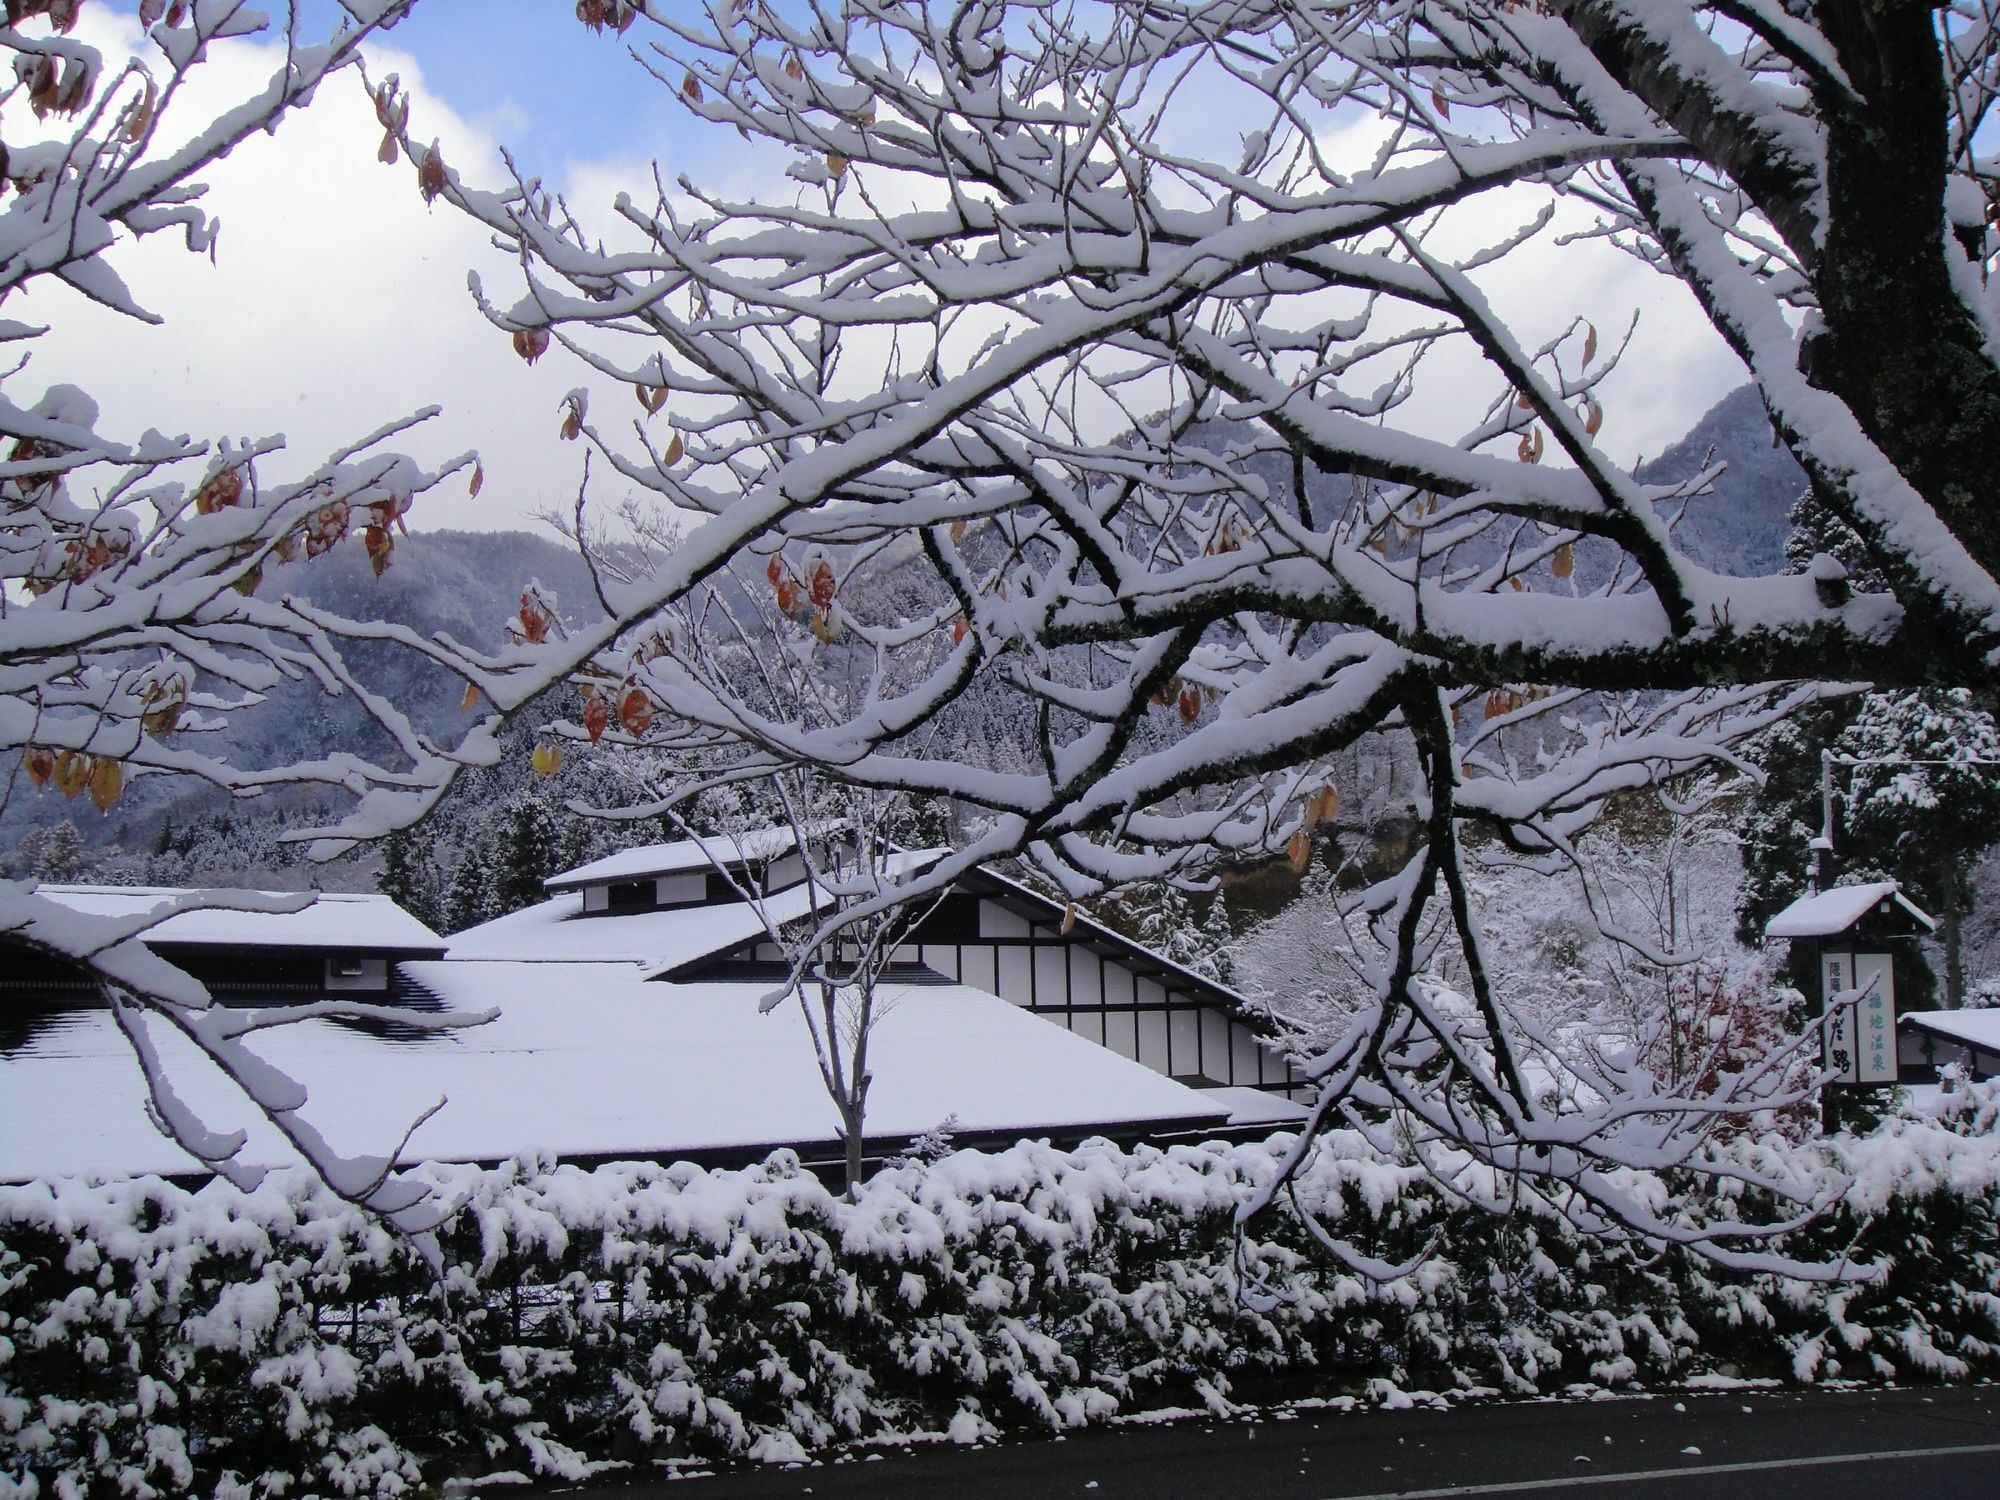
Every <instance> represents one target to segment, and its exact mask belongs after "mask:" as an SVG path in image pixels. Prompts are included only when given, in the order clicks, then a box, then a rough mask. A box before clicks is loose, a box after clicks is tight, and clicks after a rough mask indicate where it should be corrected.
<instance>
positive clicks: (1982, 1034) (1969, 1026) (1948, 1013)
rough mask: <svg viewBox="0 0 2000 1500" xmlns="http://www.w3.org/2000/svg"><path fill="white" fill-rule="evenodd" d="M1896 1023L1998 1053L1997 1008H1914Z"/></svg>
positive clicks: (1999, 1017)
mask: <svg viewBox="0 0 2000 1500" xmlns="http://www.w3.org/2000/svg"><path fill="white" fill-rule="evenodd" d="M1897 1024H1899V1025H1902V1026H1908V1027H1910V1028H1912V1029H1913V1030H1916V1031H1924V1032H1929V1033H1930V1034H1931V1035H1932V1036H1935V1037H1940V1038H1942V1039H1944V1040H1946V1041H1952V1042H1964V1043H1965V1044H1967V1045H1968V1046H1972V1047H1977V1048H1978V1049H1979V1050H1980V1051H1981V1052H1992V1053H1995V1054H2000V1010H1913V1011H1906V1012H1904V1014H1903V1015H1902V1016H1901V1017H1900V1018H1899V1020H1898V1023H1897Z"/></svg>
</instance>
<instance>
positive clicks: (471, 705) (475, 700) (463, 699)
mask: <svg viewBox="0 0 2000 1500" xmlns="http://www.w3.org/2000/svg"><path fill="white" fill-rule="evenodd" d="M477 707H479V685H478V684H477V683H472V682H468V683H467V684H466V685H465V691H464V693H462V694H461V695H460V696H459V700H458V711H459V712H460V713H462V714H469V713H471V712H472V711H473V710H474V709H475V708H477Z"/></svg>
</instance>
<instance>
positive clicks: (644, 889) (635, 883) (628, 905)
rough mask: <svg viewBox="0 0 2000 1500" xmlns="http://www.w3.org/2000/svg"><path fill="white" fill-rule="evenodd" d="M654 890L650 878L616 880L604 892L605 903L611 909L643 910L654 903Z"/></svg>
mask: <svg viewBox="0 0 2000 1500" xmlns="http://www.w3.org/2000/svg"><path fill="white" fill-rule="evenodd" d="M654 890H655V887H654V885H653V882H652V881H650V880H620V881H616V882H614V883H613V884H612V886H611V889H610V890H609V891H608V892H607V893H606V894H605V904H606V905H607V906H608V907H609V908H610V909H611V910H612V911H645V910H647V909H648V908H650V907H651V906H652V905H653V904H654V902H653V894H654Z"/></svg>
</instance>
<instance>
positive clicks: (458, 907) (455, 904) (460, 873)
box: [444, 849, 500, 932]
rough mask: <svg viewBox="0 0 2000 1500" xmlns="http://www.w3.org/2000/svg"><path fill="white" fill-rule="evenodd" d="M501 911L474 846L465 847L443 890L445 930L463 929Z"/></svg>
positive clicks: (461, 930) (487, 919) (497, 914)
mask: <svg viewBox="0 0 2000 1500" xmlns="http://www.w3.org/2000/svg"><path fill="white" fill-rule="evenodd" d="M499 915H500V907H499V904H498V903H497V902H496V901H495V900H494V898H493V882H492V880H491V879H490V878H489V877H488V875H487V871H486V867H485V862H484V860H483V859H482V858H481V856H480V853H479V851H478V850H477V849H468V850H467V851H466V853H465V857H464V858H463V859H461V860H460V861H459V862H458V868H457V870H455V871H454V872H453V873H452V877H451V886H450V888H449V889H448V890H447V891H446V892H445V898H444V918H445V930H446V931H447V932H463V931H464V930H465V929H466V928H468V927H477V926H478V925H479V924H480V923H481V922H486V921H490V920H491V919H492V918H494V917H497V916H499Z"/></svg>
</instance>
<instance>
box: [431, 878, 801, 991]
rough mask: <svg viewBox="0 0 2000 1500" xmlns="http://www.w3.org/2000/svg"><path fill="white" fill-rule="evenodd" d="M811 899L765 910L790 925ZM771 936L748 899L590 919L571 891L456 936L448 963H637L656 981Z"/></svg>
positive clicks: (791, 899)
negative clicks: (454, 961) (518, 961)
mask: <svg viewBox="0 0 2000 1500" xmlns="http://www.w3.org/2000/svg"><path fill="white" fill-rule="evenodd" d="M811 900H812V893H811V892H810V891H809V890H807V889H806V887H805V886H803V885H797V886H793V887H791V888H790V889H788V890H782V891H779V892H777V893H776V894H775V895H773V896H771V897H769V898H767V899H766V901H765V902H764V910H765V912H766V913H767V914H768V915H769V916H770V918H771V920H772V921H774V922H777V923H779V924H783V923H786V922H790V921H793V920H795V919H796V918H798V917H802V916H804V915H805V914H806V912H807V911H808V910H809V909H810V903H811ZM764 930H765V929H764V923H763V920H762V918H760V917H759V915H758V913H757V910H756V908H754V907H753V906H751V905H750V904H749V903H748V902H745V901H722V902H717V903H716V904H714V905H712V906H672V907H663V908H660V909H658V910H652V911H634V912H612V913H604V914H593V915H591V916H587V917H586V916H584V915H583V896H582V893H581V892H577V891H571V892H569V893H568V894H566V895H560V896H552V897H550V898H549V899H548V900H547V901H543V902H539V903H537V904H536V905H534V906H529V907H524V908H523V909H522V910H520V911H515V912H509V913H508V914H507V915H506V916H504V917H495V918H494V919H493V920H492V921H490V922H482V923H480V924H479V925H478V926H477V927H468V928H466V930H465V931H463V932H459V933H454V934H453V935H452V937H451V940H450V941H451V949H450V952H449V953H448V954H447V957H450V958H453V959H525V960H531V961H533V962H537V963H551V962H573V963H585V962H590V963H633V964H641V965H644V966H645V969H646V973H647V975H648V976H649V977H650V976H651V975H653V974H662V973H668V972H670V971H672V970H675V969H680V968H684V967H686V966H687V965H688V964H692V963H698V962H700V961H701V960H702V959H705V958H711V957H714V956H715V955H717V954H721V953H726V952H727V951H729V950H730V949H731V948H735V947H739V946H741V945H742V944H744V943H747V942H750V941H752V940H754V939H756V938H758V937H761V936H762V935H763V933H764Z"/></svg>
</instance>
